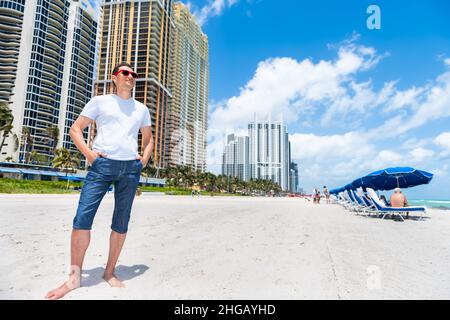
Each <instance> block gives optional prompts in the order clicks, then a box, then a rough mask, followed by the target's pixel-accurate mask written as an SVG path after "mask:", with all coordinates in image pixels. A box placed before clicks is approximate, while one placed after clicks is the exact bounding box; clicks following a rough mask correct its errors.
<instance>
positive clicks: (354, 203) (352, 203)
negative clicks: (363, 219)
mask: <svg viewBox="0 0 450 320" xmlns="http://www.w3.org/2000/svg"><path fill="white" fill-rule="evenodd" d="M344 195H346V198H347V200H348V202H349V203H348V207H347V209H349V210H352V211H355V212H359V211H361V207H360V206H359V204H358V202H357V201H356V199H355V198H354V197H353V193H352V190H345V191H344Z"/></svg>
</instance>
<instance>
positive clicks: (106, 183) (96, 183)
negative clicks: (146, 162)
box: [73, 157, 142, 233]
mask: <svg viewBox="0 0 450 320" xmlns="http://www.w3.org/2000/svg"><path fill="white" fill-rule="evenodd" d="M141 170H142V162H141V161H140V160H128V161H119V160H112V159H108V158H102V157H98V158H97V159H95V160H94V163H92V166H91V169H90V170H89V172H88V174H87V176H86V179H85V181H84V184H83V188H82V189H81V195H80V201H79V202H78V209H77V214H76V216H75V218H74V219H73V228H74V229H79V230H91V228H92V222H93V221H94V217H95V214H96V213H97V209H98V206H99V205H100V202H101V201H102V199H103V196H104V195H105V193H106V191H108V189H109V187H110V185H111V184H114V213H113V218H112V224H111V229H112V230H114V231H115V232H117V233H126V232H127V231H128V222H129V221H130V214H131V206H132V205H133V200H134V197H135V195H136V189H137V187H138V185H139V178H140V174H141Z"/></svg>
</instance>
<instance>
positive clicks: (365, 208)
mask: <svg viewBox="0 0 450 320" xmlns="http://www.w3.org/2000/svg"><path fill="white" fill-rule="evenodd" d="M350 193H351V194H352V195H353V198H354V199H355V200H356V202H357V205H358V207H357V208H358V210H359V211H360V212H364V213H370V211H372V210H371V208H370V206H367V204H366V203H365V202H364V200H363V199H362V198H361V197H360V196H359V195H358V193H357V192H355V191H353V190H350Z"/></svg>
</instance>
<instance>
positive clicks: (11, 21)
mask: <svg viewBox="0 0 450 320" xmlns="http://www.w3.org/2000/svg"><path fill="white" fill-rule="evenodd" d="M24 12H25V0H8V1H6V0H1V1H0V61H1V63H0V102H6V103H8V104H11V103H12V101H11V96H12V94H13V88H14V83H15V80H16V77H17V63H18V60H19V52H20V39H21V35H22V24H23V17H24Z"/></svg>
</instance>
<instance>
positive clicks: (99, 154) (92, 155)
mask: <svg viewBox="0 0 450 320" xmlns="http://www.w3.org/2000/svg"><path fill="white" fill-rule="evenodd" d="M98 157H106V153H103V152H98V151H93V150H89V153H88V154H87V155H86V159H87V161H88V162H89V163H90V164H91V165H92V164H93V163H94V161H95V159H97V158H98Z"/></svg>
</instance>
